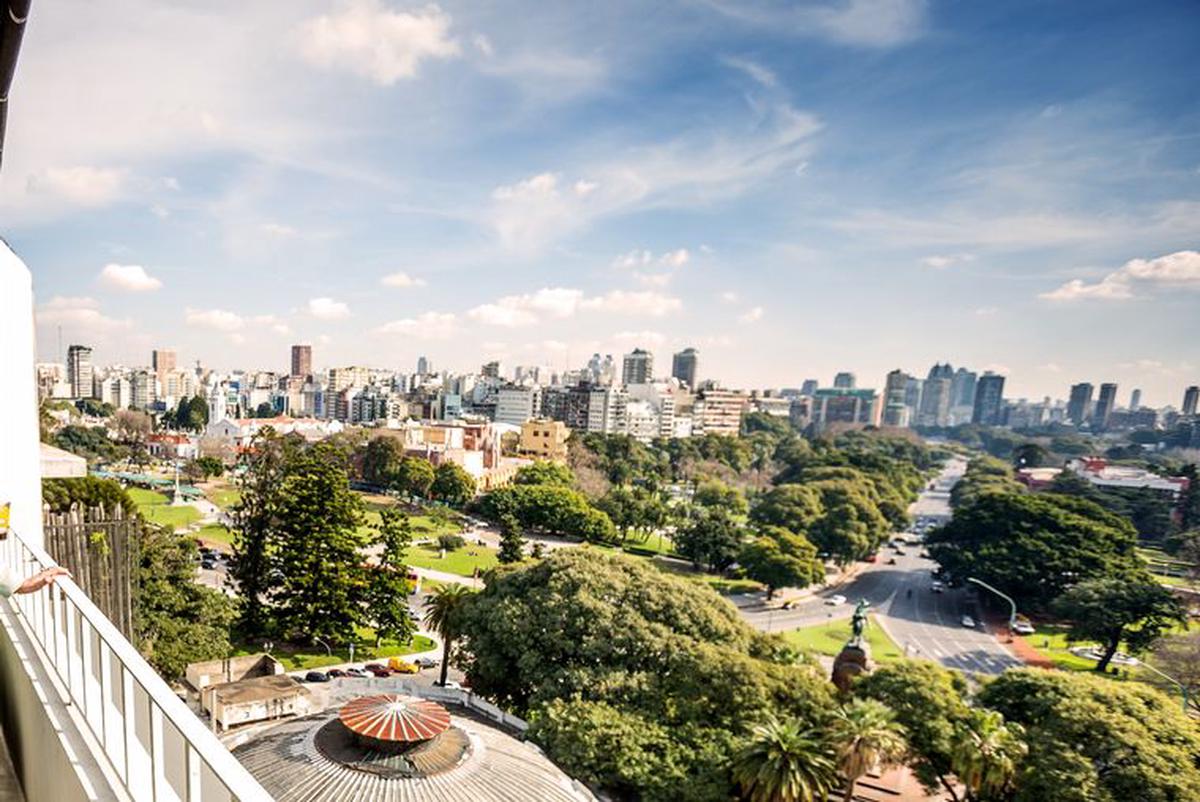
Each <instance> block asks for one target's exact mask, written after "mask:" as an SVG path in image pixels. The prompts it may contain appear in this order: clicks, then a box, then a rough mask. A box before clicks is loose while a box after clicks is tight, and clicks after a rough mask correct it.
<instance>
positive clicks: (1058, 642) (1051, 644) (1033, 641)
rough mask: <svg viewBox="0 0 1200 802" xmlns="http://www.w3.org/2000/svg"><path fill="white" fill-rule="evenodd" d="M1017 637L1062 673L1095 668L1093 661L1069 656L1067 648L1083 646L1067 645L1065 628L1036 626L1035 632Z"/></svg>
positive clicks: (1058, 625) (1059, 625)
mask: <svg viewBox="0 0 1200 802" xmlns="http://www.w3.org/2000/svg"><path fill="white" fill-rule="evenodd" d="M1019 637H1020V638H1021V639H1022V640H1024V641H1025V643H1027V644H1028V645H1029V646H1031V647H1033V649H1034V650H1036V651H1037V652H1038V654H1040V655H1042V656H1043V657H1045V658H1046V659H1047V660H1049V661H1050V662H1052V663H1054V667H1055V668H1059V669H1062V670H1063V671H1092V670H1093V669H1095V667H1096V661H1095V660H1088V659H1087V658H1086V657H1079V656H1077V655H1074V654H1071V652H1070V651H1069V647H1071V646H1082V645H1084V644H1083V643H1082V642H1080V643H1068V642H1067V627H1065V626H1063V625H1061V624H1038V625H1037V632H1035V633H1034V634H1032V635H1020V636H1019Z"/></svg>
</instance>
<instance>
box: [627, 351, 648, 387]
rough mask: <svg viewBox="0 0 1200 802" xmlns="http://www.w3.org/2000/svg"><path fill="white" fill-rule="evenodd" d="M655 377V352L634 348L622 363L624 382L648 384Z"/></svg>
mask: <svg viewBox="0 0 1200 802" xmlns="http://www.w3.org/2000/svg"><path fill="white" fill-rule="evenodd" d="M653 378H654V354H652V353H650V352H649V351H643V350H642V349H641V348H634V349H633V351H632V352H630V353H628V354H626V355H625V359H624V361H623V362H622V363H621V383H622V384H646V383H648V382H649V381H650V380H651V379H653Z"/></svg>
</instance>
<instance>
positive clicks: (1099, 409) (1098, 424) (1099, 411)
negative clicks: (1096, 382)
mask: <svg viewBox="0 0 1200 802" xmlns="http://www.w3.org/2000/svg"><path fill="white" fill-rule="evenodd" d="M1116 406H1117V385H1116V384H1113V383H1112V382H1105V383H1104V384H1102V385H1100V395H1099V397H1098V398H1097V399H1096V412H1095V414H1093V415H1092V428H1093V429H1096V430H1097V431H1100V430H1103V429H1107V428H1108V418H1109V416H1110V415H1112V411H1113V409H1114V408H1115V407H1116Z"/></svg>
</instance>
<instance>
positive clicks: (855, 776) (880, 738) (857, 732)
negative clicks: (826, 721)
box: [830, 699, 908, 802]
mask: <svg viewBox="0 0 1200 802" xmlns="http://www.w3.org/2000/svg"><path fill="white" fill-rule="evenodd" d="M904 735H905V733H904V727H902V726H901V725H900V724H899V723H898V722H897V721H896V717H895V714H894V713H892V711H891V710H889V709H888V707H887V705H885V704H883V703H882V702H877V701H875V700H874V699H852V700H851V701H850V702H848V703H847V704H845V705H843V706H842V707H841V708H839V709H838V710H837V712H836V713H835V714H834V719H833V723H832V725H831V733H830V736H831V738H832V739H833V743H834V744H835V748H836V754H837V767H838V772H839V773H840V774H841V775H842V777H843V779H845V780H846V793H845V795H844V796H843V797H842V798H843V800H844V802H851V801H852V800H853V799H854V786H855V785H857V784H858V780H859V778H860V777H862V776H863V775H864V774H866V773H867V772H868V771H870V770H871V769H873V768H875V767H876V766H892V765H895V764H896V763H898V762H899V761H900V760H901V759H902V758H903V757H904V754H905V752H906V750H907V749H908V746H907V743H906V742H905V738H904Z"/></svg>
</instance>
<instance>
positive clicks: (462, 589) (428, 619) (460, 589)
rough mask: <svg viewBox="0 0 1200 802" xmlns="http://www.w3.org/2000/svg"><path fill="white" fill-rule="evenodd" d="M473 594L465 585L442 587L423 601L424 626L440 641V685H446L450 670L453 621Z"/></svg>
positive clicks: (454, 627)
mask: <svg viewBox="0 0 1200 802" xmlns="http://www.w3.org/2000/svg"><path fill="white" fill-rule="evenodd" d="M473 592H474V591H472V590H471V589H470V588H469V587H467V586H466V585H453V584H450V585H442V586H441V587H439V588H437V589H435V590H434V591H433V592H432V593H430V594H429V596H427V597H426V599H425V626H427V627H429V629H430V630H431V631H433V632H436V633H437V634H438V636H439V637H440V638H441V639H442V678H441V684H442V685H445V684H446V672H447V671H448V670H449V669H450V645H451V643H452V642H453V641H454V639H455V638H456V637H458V631H457V622H456V621H455V619H456V618H457V614H458V611H459V610H461V609H462V606H463V602H464V601H466V599H467V597H468V596H470V595H471V594H472V593H473Z"/></svg>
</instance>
